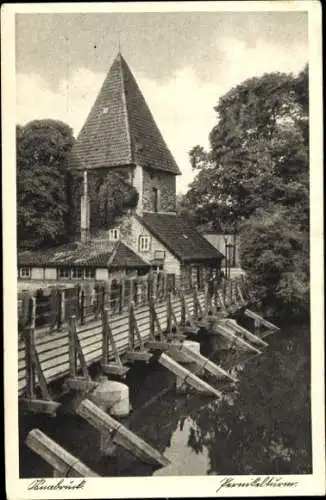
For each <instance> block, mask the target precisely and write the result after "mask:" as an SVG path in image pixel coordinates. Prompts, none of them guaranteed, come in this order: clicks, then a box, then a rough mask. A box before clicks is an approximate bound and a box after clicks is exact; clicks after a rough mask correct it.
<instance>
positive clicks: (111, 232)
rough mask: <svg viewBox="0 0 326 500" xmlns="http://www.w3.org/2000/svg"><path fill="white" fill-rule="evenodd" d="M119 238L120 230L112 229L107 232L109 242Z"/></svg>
mask: <svg viewBox="0 0 326 500" xmlns="http://www.w3.org/2000/svg"><path fill="white" fill-rule="evenodd" d="M119 238H120V229H117V228H114V229H110V230H109V240H110V241H118V240H119Z"/></svg>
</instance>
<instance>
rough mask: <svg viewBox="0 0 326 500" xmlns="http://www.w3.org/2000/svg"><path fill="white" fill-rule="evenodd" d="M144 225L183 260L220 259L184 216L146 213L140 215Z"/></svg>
mask: <svg viewBox="0 0 326 500" xmlns="http://www.w3.org/2000/svg"><path fill="white" fill-rule="evenodd" d="M138 218H139V220H140V221H141V222H142V223H143V224H144V226H145V227H146V228H147V229H148V230H149V231H150V232H151V233H152V234H153V236H155V237H156V238H157V239H158V240H159V241H160V242H161V243H162V244H163V245H164V246H165V247H166V248H167V249H169V250H170V252H171V253H172V254H174V255H175V256H176V257H177V258H178V259H179V260H181V261H205V260H220V259H222V258H223V255H222V254H221V252H219V251H218V250H217V249H216V248H214V247H213V245H211V244H210V243H209V242H208V241H207V240H206V239H205V238H204V237H203V236H202V235H201V234H200V233H199V232H198V231H196V229H195V228H194V227H193V226H191V225H190V224H189V223H188V222H187V221H186V220H185V219H184V218H183V217H179V216H177V215H173V214H163V213H144V214H143V216H142V217H138Z"/></svg>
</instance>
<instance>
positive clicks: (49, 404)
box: [19, 398, 61, 416]
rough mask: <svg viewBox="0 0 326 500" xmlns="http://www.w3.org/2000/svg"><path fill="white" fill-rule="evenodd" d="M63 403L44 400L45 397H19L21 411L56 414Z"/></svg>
mask: <svg viewBox="0 0 326 500" xmlns="http://www.w3.org/2000/svg"><path fill="white" fill-rule="evenodd" d="M60 406H61V403H57V402H56V401H51V400H48V401H47V400H44V399H25V398H20V399H19V409H20V411H23V412H25V411H28V412H31V413H45V414H47V415H51V416H55V415H56V412H57V410H58V408H59V407H60Z"/></svg>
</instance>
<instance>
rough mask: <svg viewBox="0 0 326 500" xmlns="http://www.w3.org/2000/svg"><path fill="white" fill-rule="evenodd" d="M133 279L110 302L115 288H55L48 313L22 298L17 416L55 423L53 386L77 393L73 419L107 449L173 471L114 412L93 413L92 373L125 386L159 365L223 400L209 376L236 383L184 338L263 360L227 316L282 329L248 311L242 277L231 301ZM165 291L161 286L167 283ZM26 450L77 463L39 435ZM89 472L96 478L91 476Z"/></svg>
mask: <svg viewBox="0 0 326 500" xmlns="http://www.w3.org/2000/svg"><path fill="white" fill-rule="evenodd" d="M126 281H127V280H122V282H121V288H120V291H121V293H120V296H119V300H118V301H117V296H116V295H115V296H114V301H113V297H112V295H111V294H110V284H109V283H102V284H101V286H99V285H97V290H96V293H94V290H90V288H89V287H88V288H87V287H84V288H83V287H81V286H80V285H79V286H77V287H75V288H74V289H64V288H61V289H53V290H52V291H51V293H50V294H49V296H48V305H49V307H48V308H46V307H45V304H46V301H44V300H43V302H41V301H40V300H39V302H38V300H37V298H36V297H35V296H30V295H29V294H28V293H27V292H26V293H25V294H23V296H22V297H21V302H20V309H19V344H18V389H19V403H20V409H21V410H23V411H31V412H34V413H47V414H50V415H53V416H55V415H56V412H57V411H59V410H60V405H61V403H60V391H59V395H58V393H57V396H54V395H53V394H54V391H53V390H52V384H53V383H54V382H55V383H56V391H58V389H57V387H58V385H59V386H60V384H61V388H62V392H63V391H65V392H66V393H67V392H68V393H69V392H70V393H71V397H72V398H75V401H76V404H74V405H73V406H72V408H73V411H74V412H76V414H78V415H79V416H81V417H82V418H84V419H86V420H87V421H88V422H89V423H90V425H92V426H93V427H95V428H96V429H97V430H98V431H99V432H100V435H101V443H103V442H104V441H105V440H106V439H109V441H110V442H111V441H112V442H113V444H114V443H115V444H117V445H119V446H123V447H124V448H125V449H127V450H128V451H129V452H130V453H132V454H134V455H135V456H137V457H138V458H139V459H141V460H143V461H145V462H147V463H152V464H154V463H155V464H156V465H158V466H160V467H163V466H165V465H167V463H168V461H167V459H166V458H165V457H164V456H162V455H161V454H160V453H159V452H157V451H156V450H155V449H154V448H152V447H151V446H150V444H148V443H146V442H145V441H143V440H142V439H140V438H139V437H138V436H136V435H135V434H134V433H132V432H131V431H130V430H129V429H127V428H126V427H125V426H123V425H122V423H121V422H120V421H119V420H117V419H116V418H113V416H112V415H110V408H108V410H107V412H106V411H104V410H103V408H101V407H99V406H98V405H96V398H92V391H94V390H95V391H96V388H97V387H98V385H99V383H101V382H99V381H98V380H92V378H91V376H90V372H89V367H90V365H93V364H94V363H99V365H100V367H101V371H102V374H103V376H104V380H107V377H114V378H120V379H124V378H125V377H126V374H127V372H128V370H129V369H130V366H131V365H132V363H134V362H144V363H147V364H148V363H152V362H158V363H160V364H161V365H162V366H164V367H165V368H166V369H167V370H169V371H170V372H172V373H173V374H174V375H175V376H176V379H177V387H178V386H182V387H183V388H187V387H188V388H189V389H190V390H195V391H198V392H200V393H202V394H206V395H208V396H210V397H215V398H221V397H222V396H223V394H222V393H221V391H220V390H218V389H217V388H216V387H214V386H213V385H212V384H211V383H208V382H207V381H206V380H204V379H203V376H204V374H205V373H208V374H209V375H210V377H211V378H212V377H213V378H215V379H216V380H220V379H225V381H229V382H230V383H235V382H236V378H235V377H234V376H233V375H231V374H230V373H229V372H228V371H227V370H225V369H224V368H223V367H222V366H219V365H218V364H216V363H214V362H212V361H211V360H210V359H208V358H207V357H205V356H203V355H202V354H200V352H197V351H196V350H193V349H191V348H190V345H191V342H188V346H187V342H186V339H187V337H188V336H189V335H190V336H195V337H196V340H198V341H200V339H201V338H202V337H203V336H205V335H214V336H220V337H221V338H223V339H224V340H226V341H227V345H228V347H232V348H236V349H241V350H247V351H250V352H252V353H255V354H259V353H260V352H261V349H263V348H264V347H266V346H267V342H266V341H264V340H262V338H261V336H262V333H261V332H260V333H257V332H255V333H252V332H250V331H249V330H247V329H245V328H244V327H242V326H241V325H239V324H238V323H237V322H236V321H235V320H234V319H231V318H228V317H227V315H228V314H230V312H231V313H232V312H234V311H236V310H240V309H243V311H244V314H245V315H246V316H248V317H249V318H252V319H253V320H254V321H255V322H256V324H257V321H258V320H259V321H260V325H263V326H264V327H265V329H267V331H268V332H271V331H276V329H277V327H276V326H275V325H273V324H271V323H269V322H267V321H266V320H264V318H262V317H261V316H259V315H258V314H257V313H255V312H253V311H251V310H250V309H247V308H246V305H248V304H247V302H246V298H245V297H246V294H245V289H246V287H245V286H244V280H243V278H241V279H233V280H232V281H228V282H227V283H225V286H224V287H223V288H224V293H223V292H222V291H221V289H220V288H219V287H216V288H215V290H214V292H213V293H210V294H209V293H208V290H207V287H204V288H203V289H201V290H198V288H197V287H193V288H188V289H186V290H184V289H183V288H182V287H178V286H176V285H174V287H173V288H172V289H169V288H168V287H167V286H165V288H163V290H161V291H159V293H157V290H155V287H153V282H152V276H146V277H143V278H138V279H137V290H136V293H135V288H134V285H135V281H134V280H133V282H132V283H131V282H129V283H127V282H126ZM161 283H163V287H164V279H163V280H161ZM125 290H128V295H126V294H125V293H124V292H125ZM155 292H156V293H155ZM135 298H136V300H134V299H135ZM193 343H194V342H193ZM194 344H195V343H194ZM180 360H181V361H180ZM182 360H184V363H183V362H182ZM191 367H194V370H192V369H191ZM121 385H122V384H121ZM94 394H95V393H94ZM94 401H95V403H94ZM112 436H113V437H114V439H113V438H112ZM103 439H104V441H103ZM26 444H27V445H28V446H29V447H30V448H31V449H33V450H34V451H35V452H36V453H39V454H40V455H41V456H42V457H43V458H45V459H46V460H48V457H52V458H51V460H52V462H51V463H50V462H49V463H50V465H51V464H52V463H57V462H55V460H56V459H55V458H53V457H55V456H57V455H60V456H61V455H62V457H63V458H62V457H61V459H60V460H61V462H60V464H68V463H70V462H69V461H70V460H72V459H74V457H72V459H71V456H70V455H69V453H68V452H66V451H65V450H63V451H62V450H60V449H59V448H60V447H59V448H58V445H57V444H56V443H54V442H53V441H52V440H51V439H50V438H47V436H44V435H43V434H42V433H41V431H39V430H37V429H34V430H33V431H31V433H30V434H29V435H28V437H27V440H26ZM47 449H48V451H46V450H47ZM113 449H114V447H113ZM74 460H75V461H76V459H74ZM64 467H65V466H64V465H62V467H61V465H60V467H59V468H58V473H60V474H62V473H64ZM85 471H86V472H87V471H88V469H87V468H86V469H85V468H83V464H82V465H81V468H80V470H79V469H78V470H76V471H75V473H76V474H77V475H81V476H82V475H83V474H84V473H85ZM87 474H89V475H92V474H93V475H94V473H93V472H92V471H89V472H87Z"/></svg>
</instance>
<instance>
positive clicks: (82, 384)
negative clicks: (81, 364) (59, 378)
mask: <svg viewBox="0 0 326 500" xmlns="http://www.w3.org/2000/svg"><path fill="white" fill-rule="evenodd" d="M64 383H65V386H66V387H68V388H69V389H72V390H74V391H82V392H89V391H92V390H93V389H95V388H96V387H97V386H98V382H94V381H93V380H91V379H90V378H86V377H76V376H75V377H68V378H66V379H65V382H64Z"/></svg>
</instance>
